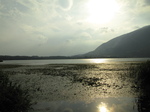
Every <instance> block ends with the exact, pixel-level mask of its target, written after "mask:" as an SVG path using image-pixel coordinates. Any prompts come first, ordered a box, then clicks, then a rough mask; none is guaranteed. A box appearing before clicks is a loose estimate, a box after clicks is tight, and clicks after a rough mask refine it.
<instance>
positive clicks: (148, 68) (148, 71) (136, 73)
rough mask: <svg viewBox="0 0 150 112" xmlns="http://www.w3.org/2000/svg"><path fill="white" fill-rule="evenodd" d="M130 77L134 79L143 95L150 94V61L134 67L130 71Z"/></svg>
mask: <svg viewBox="0 0 150 112" xmlns="http://www.w3.org/2000/svg"><path fill="white" fill-rule="evenodd" d="M129 75H130V77H132V78H134V83H135V84H136V85H137V87H138V89H139V90H140V92H141V94H149V92H150V61H146V62H142V63H139V64H137V65H136V66H135V65H134V66H133V65H132V66H131V67H130V69H129Z"/></svg>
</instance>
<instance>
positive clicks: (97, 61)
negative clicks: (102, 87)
mask: <svg viewBox="0 0 150 112" xmlns="http://www.w3.org/2000/svg"><path fill="white" fill-rule="evenodd" d="M90 61H91V62H92V63H105V62H106V61H107V60H106V59H90Z"/></svg>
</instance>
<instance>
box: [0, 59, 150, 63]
mask: <svg viewBox="0 0 150 112" xmlns="http://www.w3.org/2000/svg"><path fill="white" fill-rule="evenodd" d="M147 60H150V58H97V59H56V60H6V61H4V62H2V63H0V64H21V65H45V64H87V63H110V62H136V61H147Z"/></svg>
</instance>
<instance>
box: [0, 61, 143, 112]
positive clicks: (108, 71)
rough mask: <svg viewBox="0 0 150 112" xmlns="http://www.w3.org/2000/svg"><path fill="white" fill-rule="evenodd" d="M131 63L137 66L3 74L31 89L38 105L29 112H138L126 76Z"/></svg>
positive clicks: (15, 70) (13, 70)
mask: <svg viewBox="0 0 150 112" xmlns="http://www.w3.org/2000/svg"><path fill="white" fill-rule="evenodd" d="M131 64H132V65H135V66H136V65H137V64H138V63H135V62H134V63H133V62H132V63H131V62H130V63H129V62H117V63H100V64H65V65H64V64H53V65H34V66H33V65H32V66H31V65H26V66H25V65H24V66H18V67H15V68H13V67H11V68H7V67H5V68H4V69H3V71H4V72H6V73H7V74H9V75H10V78H11V80H13V81H14V82H17V83H19V84H21V85H22V87H23V88H28V89H29V90H30V93H31V95H32V97H33V100H34V101H35V102H37V103H36V104H35V105H33V108H34V110H32V111H31V112H141V111H139V110H140V109H139V108H142V107H140V106H139V105H141V104H142V103H143V100H141V98H140V97H139V92H138V91H137V90H136V88H137V86H136V85H135V83H134V79H133V77H131V76H129V75H128V70H129V67H130V65H131ZM1 68H2V66H1Z"/></svg>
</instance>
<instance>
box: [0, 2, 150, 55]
mask: <svg viewBox="0 0 150 112" xmlns="http://www.w3.org/2000/svg"><path fill="white" fill-rule="evenodd" d="M149 24H150V0H0V55H30V56H32V55H39V56H52V55H75V54H82V53H86V52H89V51H91V50H94V49H95V48H96V47H98V46H99V45H100V44H102V43H103V42H106V41H108V40H110V39H112V38H114V37H116V36H119V35H122V34H125V33H127V32H130V31H133V30H136V29H137V28H140V27H143V26H146V25H149Z"/></svg>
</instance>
